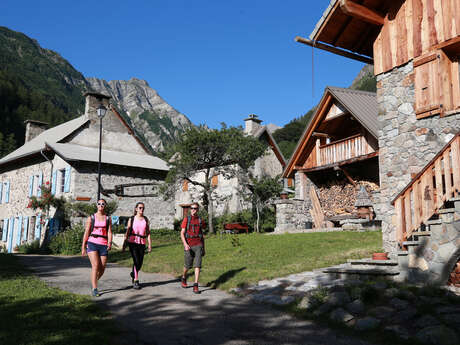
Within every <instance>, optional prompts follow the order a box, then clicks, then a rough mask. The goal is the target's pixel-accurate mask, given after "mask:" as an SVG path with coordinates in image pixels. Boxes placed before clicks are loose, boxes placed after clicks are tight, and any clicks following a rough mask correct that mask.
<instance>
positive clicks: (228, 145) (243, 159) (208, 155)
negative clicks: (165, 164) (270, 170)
mask: <svg viewBox="0 0 460 345" xmlns="http://www.w3.org/2000/svg"><path fill="white" fill-rule="evenodd" d="M265 149H266V145H265V144H264V143H262V142H261V141H259V140H258V139H256V138H254V137H253V136H247V135H245V134H244V133H243V130H242V129H241V128H240V127H238V128H237V127H227V126H226V125H225V124H222V127H221V129H220V130H218V129H209V128H207V127H205V126H199V127H196V128H191V129H189V130H188V131H186V132H185V134H184V135H183V137H182V139H181V140H180V141H179V142H178V143H177V144H175V145H174V146H173V149H172V151H171V152H174V155H173V156H172V158H171V159H170V170H169V173H168V176H167V178H166V185H165V187H166V188H165V191H169V193H168V194H169V195H170V194H171V193H172V192H174V190H175V188H177V183H178V182H181V181H183V180H187V181H188V182H189V183H191V184H193V185H195V186H200V187H201V188H202V190H203V200H204V201H205V200H206V201H207V203H208V205H207V207H208V218H209V221H208V223H209V231H210V232H211V233H214V227H213V220H212V219H213V199H214V196H213V191H214V189H215V187H213V186H212V183H211V179H212V177H213V176H214V175H221V176H223V177H224V178H227V179H229V178H233V177H237V175H238V174H242V173H243V174H244V173H245V172H248V170H249V168H250V167H251V166H252V165H253V164H254V161H255V160H256V159H257V158H258V157H260V156H262V155H263V154H264V152H265ZM203 175H204V178H202V177H203Z"/></svg>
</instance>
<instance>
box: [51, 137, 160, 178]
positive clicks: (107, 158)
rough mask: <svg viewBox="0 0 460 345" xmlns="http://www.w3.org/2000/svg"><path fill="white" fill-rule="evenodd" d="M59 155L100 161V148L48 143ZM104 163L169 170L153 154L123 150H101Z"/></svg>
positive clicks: (72, 158)
mask: <svg viewBox="0 0 460 345" xmlns="http://www.w3.org/2000/svg"><path fill="white" fill-rule="evenodd" d="M46 145H47V146H48V147H50V148H51V149H52V150H53V151H54V152H56V154H57V155H58V156H60V157H61V158H63V159H64V160H66V161H84V162H96V163H97V162H99V149H98V148H93V147H87V146H82V145H75V144H58V143H46ZM101 162H102V163H104V164H113V165H121V166H128V167H136V168H144V169H154V170H163V171H168V170H169V168H168V166H167V164H166V162H165V161H164V160H162V159H160V158H158V157H155V156H151V155H147V154H145V155H142V154H134V153H128V152H121V151H109V150H102V151H101Z"/></svg>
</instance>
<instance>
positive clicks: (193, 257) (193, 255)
mask: <svg viewBox="0 0 460 345" xmlns="http://www.w3.org/2000/svg"><path fill="white" fill-rule="evenodd" d="M202 253H203V246H202V245H198V246H193V247H190V250H184V267H185V268H186V269H190V268H192V264H193V267H199V268H201V254H202Z"/></svg>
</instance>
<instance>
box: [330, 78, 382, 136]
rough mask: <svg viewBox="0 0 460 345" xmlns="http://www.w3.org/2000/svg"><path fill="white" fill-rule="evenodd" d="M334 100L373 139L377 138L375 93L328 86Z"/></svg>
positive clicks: (377, 123)
mask: <svg viewBox="0 0 460 345" xmlns="http://www.w3.org/2000/svg"><path fill="white" fill-rule="evenodd" d="M327 90H329V91H330V93H331V94H332V95H333V96H334V98H336V99H337V100H338V101H339V102H340V103H341V104H342V105H343V106H344V107H345V109H347V110H348V111H349V112H350V113H351V114H352V115H353V117H355V118H356V119H357V120H358V121H359V122H360V123H361V124H362V125H363V126H364V128H366V129H367V130H368V131H369V132H370V133H371V134H372V135H373V136H374V137H376V138H378V131H379V123H380V122H379V119H378V104H377V97H376V93H375V92H368V91H360V90H352V89H344V88H341V87H332V86H328V87H327V88H326V91H327Z"/></svg>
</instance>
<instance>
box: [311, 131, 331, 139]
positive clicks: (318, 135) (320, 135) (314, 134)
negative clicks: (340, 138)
mask: <svg viewBox="0 0 460 345" xmlns="http://www.w3.org/2000/svg"><path fill="white" fill-rule="evenodd" d="M311 136H312V137H323V138H329V134H327V133H320V132H313V133H312V134H311Z"/></svg>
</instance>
